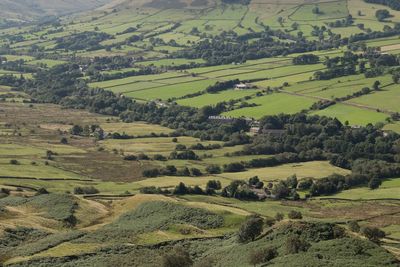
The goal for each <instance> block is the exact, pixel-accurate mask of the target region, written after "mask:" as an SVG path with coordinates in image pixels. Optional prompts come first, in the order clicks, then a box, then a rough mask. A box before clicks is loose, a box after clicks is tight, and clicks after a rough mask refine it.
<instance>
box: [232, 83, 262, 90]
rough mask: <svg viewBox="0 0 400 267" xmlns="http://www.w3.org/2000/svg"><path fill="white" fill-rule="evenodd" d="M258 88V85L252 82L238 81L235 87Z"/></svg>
mask: <svg viewBox="0 0 400 267" xmlns="http://www.w3.org/2000/svg"><path fill="white" fill-rule="evenodd" d="M254 88H257V86H255V85H253V84H251V83H238V84H235V89H236V90H245V89H254Z"/></svg>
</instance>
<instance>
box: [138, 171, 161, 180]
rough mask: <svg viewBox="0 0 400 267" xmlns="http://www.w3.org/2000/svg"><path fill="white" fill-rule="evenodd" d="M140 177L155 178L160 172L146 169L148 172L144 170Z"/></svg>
mask: <svg viewBox="0 0 400 267" xmlns="http://www.w3.org/2000/svg"><path fill="white" fill-rule="evenodd" d="M142 175H143V176H144V177H149V178H150V177H157V176H158V175H160V171H159V170H158V169H148V170H144V171H143V172H142Z"/></svg>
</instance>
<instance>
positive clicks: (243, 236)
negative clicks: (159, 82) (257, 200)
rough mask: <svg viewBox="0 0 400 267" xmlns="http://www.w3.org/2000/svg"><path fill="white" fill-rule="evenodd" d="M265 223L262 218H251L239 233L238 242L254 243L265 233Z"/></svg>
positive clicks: (241, 227)
mask: <svg viewBox="0 0 400 267" xmlns="http://www.w3.org/2000/svg"><path fill="white" fill-rule="evenodd" d="M263 225H264V221H263V219H262V218H260V217H254V216H252V217H250V218H248V219H247V220H246V221H245V222H244V223H243V224H242V225H241V226H240V229H239V232H238V241H239V242H240V243H245V242H248V241H254V239H255V238H256V237H257V236H259V235H260V234H261V233H262V231H263Z"/></svg>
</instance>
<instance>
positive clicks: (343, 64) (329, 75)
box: [314, 51, 359, 80]
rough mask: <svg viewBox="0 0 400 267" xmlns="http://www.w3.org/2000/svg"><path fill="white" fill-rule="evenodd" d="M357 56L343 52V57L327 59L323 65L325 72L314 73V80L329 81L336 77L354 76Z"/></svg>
mask: <svg viewBox="0 0 400 267" xmlns="http://www.w3.org/2000/svg"><path fill="white" fill-rule="evenodd" d="M358 59H359V56H358V55H356V54H353V53H352V52H349V51H348V52H345V53H344V55H343V57H334V58H328V59H327V60H326V61H325V62H324V64H325V65H326V67H327V68H328V69H327V70H325V71H317V72H315V73H314V78H315V79H316V80H330V79H333V78H336V77H341V76H347V75H353V74H356V67H357V64H358Z"/></svg>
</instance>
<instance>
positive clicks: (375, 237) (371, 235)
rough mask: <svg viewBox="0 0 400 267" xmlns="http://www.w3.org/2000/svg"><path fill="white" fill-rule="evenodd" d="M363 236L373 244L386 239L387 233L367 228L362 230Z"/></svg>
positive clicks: (375, 228)
mask: <svg viewBox="0 0 400 267" xmlns="http://www.w3.org/2000/svg"><path fill="white" fill-rule="evenodd" d="M360 232H361V234H363V235H364V236H365V237H366V238H368V239H369V240H371V241H372V242H375V243H378V242H379V239H381V238H384V237H385V236H386V233H385V232H384V231H382V230H380V229H379V228H377V227H370V226H365V227H362V228H361V231H360Z"/></svg>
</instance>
